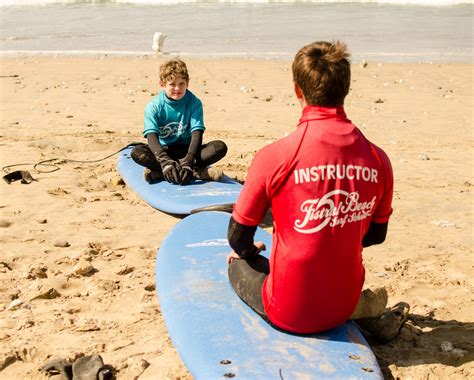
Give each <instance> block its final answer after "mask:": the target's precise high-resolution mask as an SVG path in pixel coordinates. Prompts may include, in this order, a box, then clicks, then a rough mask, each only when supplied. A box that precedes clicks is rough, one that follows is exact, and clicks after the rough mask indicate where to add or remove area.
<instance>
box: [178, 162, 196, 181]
mask: <svg viewBox="0 0 474 380" xmlns="http://www.w3.org/2000/svg"><path fill="white" fill-rule="evenodd" d="M178 162H179V165H180V166H181V170H180V171H179V177H180V179H181V185H184V184H186V183H188V182H190V181H191V180H192V179H193V166H194V157H192V156H190V155H186V157H184V158H181V159H179V160H178Z"/></svg>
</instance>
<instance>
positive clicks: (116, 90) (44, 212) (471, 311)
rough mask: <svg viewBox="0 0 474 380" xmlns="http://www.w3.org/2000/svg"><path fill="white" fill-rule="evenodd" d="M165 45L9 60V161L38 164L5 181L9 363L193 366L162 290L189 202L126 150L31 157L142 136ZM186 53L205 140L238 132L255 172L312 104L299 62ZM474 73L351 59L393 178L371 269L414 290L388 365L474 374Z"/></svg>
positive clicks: (29, 372) (5, 91) (0, 335)
mask: <svg viewBox="0 0 474 380" xmlns="http://www.w3.org/2000/svg"><path fill="white" fill-rule="evenodd" d="M162 60H163V59H162V58H155V57H137V58H117V57H89V58H86V57H82V58H78V57H45V56H34V57H31V56H30V57H15V58H2V59H1V60H0V75H1V78H0V81H1V82H0V83H1V160H0V161H1V162H0V164H1V165H2V166H5V165H12V164H18V163H27V164H28V165H25V166H21V167H14V168H11V169H10V170H15V169H26V170H29V171H30V172H31V174H32V175H33V177H34V178H35V179H36V180H37V181H35V182H33V183H31V184H29V185H25V184H21V183H19V182H14V183H12V184H10V185H8V184H7V183H5V182H4V181H2V182H1V184H0V188H1V201H0V209H1V218H0V231H1V243H2V247H1V252H2V253H1V257H0V378H2V379H21V378H28V379H30V378H42V376H43V375H41V373H40V372H39V371H38V369H39V368H40V367H41V366H42V365H43V364H44V363H45V362H46V361H47V360H48V358H50V357H64V358H73V357H74V356H75V355H80V354H86V355H89V354H93V353H98V354H100V355H101V356H102V357H103V359H104V361H105V362H106V363H108V364H110V365H112V366H114V367H115V368H116V369H117V370H118V377H119V378H123V379H131V378H140V379H190V378H191V375H190V374H189V373H188V372H187V370H186V368H185V366H184V365H183V364H182V362H181V360H180V358H179V356H178V354H177V353H176V351H175V349H174V348H173V346H172V344H171V341H170V339H169V337H168V335H167V331H166V328H165V325H164V323H163V319H162V317H161V314H160V307H159V303H158V300H157V297H156V294H155V289H154V282H155V278H154V263H155V253H156V249H157V248H158V247H159V246H160V244H161V242H162V240H163V238H164V237H165V236H166V234H167V233H168V231H169V230H170V229H171V228H172V227H173V226H174V225H175V224H176V223H177V222H178V221H179V219H177V218H176V217H173V216H170V215H167V214H164V213H161V212H159V211H157V210H154V209H152V208H151V207H149V206H148V205H146V204H145V203H144V202H143V201H141V200H140V199H139V198H138V197H137V195H136V194H134V193H133V192H131V191H130V190H129V189H128V188H127V187H126V186H124V185H123V184H121V183H120V181H119V178H118V175H117V171H116V162H117V156H116V155H115V156H112V157H111V158H108V159H106V160H103V161H100V162H97V163H91V164H83V163H80V162H64V161H61V162H60V163H59V164H58V166H57V168H58V169H59V170H56V171H52V172H49V173H47V172H46V171H50V170H52V169H54V168H53V167H51V166H39V167H37V170H34V169H33V164H34V163H37V162H39V161H42V160H47V159H52V158H57V159H60V160H62V159H69V160H78V161H81V160H99V159H101V158H103V157H106V156H108V155H111V154H113V153H114V152H116V151H118V150H119V149H120V148H121V147H123V146H125V145H126V144H128V143H130V142H133V141H143V138H142V135H141V132H142V125H143V109H144V106H145V104H146V103H147V101H148V100H149V99H150V98H151V96H153V95H154V94H155V93H156V92H157V91H158V87H157V73H158V67H159V64H160V63H161V62H162ZM187 62H188V66H189V69H190V73H191V83H190V88H191V90H192V91H193V92H194V93H195V94H196V95H198V96H199V97H200V98H201V99H202V101H203V104H204V112H205V121H206V125H207V131H206V133H205V140H206V141H209V140H210V139H215V138H219V139H223V140H225V141H226V142H227V144H228V146H229V147H230V149H229V152H228V155H227V157H225V158H224V159H223V160H222V161H221V162H220V167H221V168H222V169H224V170H225V172H226V173H227V174H228V175H230V176H233V177H236V178H240V179H244V178H245V173H246V169H247V168H248V165H249V163H250V162H251V159H252V157H253V155H254V153H255V151H257V150H258V149H260V148H261V147H263V146H264V145H266V144H268V143H270V142H272V141H275V140H276V139H278V138H280V137H282V136H283V135H285V134H286V133H288V132H291V131H292V130H294V128H295V125H296V123H297V120H298V119H299V116H300V113H301V109H300V106H299V104H298V102H297V100H296V98H295V97H294V95H293V93H292V83H291V74H290V62H278V61H256V60H212V59H210V60H189V59H188V60H187ZM472 75H473V66H472V65H454V64H453V65H450V64H429V63H424V64H377V63H376V62H369V63H368V66H367V67H365V68H364V67H361V66H359V65H354V67H353V83H352V89H351V92H350V95H349V97H348V98H347V101H346V111H347V113H348V115H349V117H350V118H351V119H352V120H353V122H354V123H355V124H357V125H358V126H359V127H360V128H361V130H362V131H363V132H364V133H365V134H366V136H367V137H368V138H369V139H370V140H372V141H373V142H375V143H376V144H377V145H379V146H381V147H382V148H383V149H385V151H386V152H387V153H388V154H389V156H390V157H391V160H392V164H393V167H394V172H395V181H396V185H395V198H394V214H393V216H392V219H391V221H390V225H389V234H388V239H387V240H386V242H385V243H384V244H383V245H381V246H375V247H371V248H369V249H366V250H365V251H364V258H365V265H366V268H367V281H366V284H367V285H368V286H380V285H386V286H387V289H388V291H389V296H390V300H389V302H390V303H391V304H393V303H396V302H398V301H402V300H403V301H407V302H409V303H410V304H411V305H412V310H411V315H410V321H409V323H408V324H407V326H406V327H405V328H404V329H403V330H402V334H401V336H400V338H398V339H397V340H395V341H393V342H392V343H390V344H387V345H378V346H377V345H374V346H373V349H374V351H375V353H376V355H377V357H378V359H379V361H380V364H381V366H382V368H383V370H384V373H385V375H386V378H387V379H389V378H392V376H393V377H394V378H401V379H438V378H439V379H444V378H453V379H454V378H469V377H470V378H472V377H473V376H474V365H473V359H474V330H473V327H474V323H473V316H474V307H473V290H474V282H473V258H472V254H473V244H472V238H473V224H472V222H473V219H472V218H473V216H472V211H473V197H472V194H473V184H474V180H473V166H472V165H473V153H472V152H473V150H472V148H473V124H472V123H473V122H472V121H473V113H472V112H473V82H472V79H473V78H472ZM66 242H67V244H65V243H66ZM57 245H62V246H57ZM65 245H67V246H65ZM88 266H92V267H93V268H94V271H92V272H90V273H88V275H81V273H84V272H87V271H88V269H90V268H88ZM51 288H53V289H55V291H56V292H54V291H53V292H49V293H48V291H49V290H50V289H51ZM38 296H40V298H36V297H38ZM41 296H42V297H43V298H41ZM48 297H49V298H51V297H53V298H52V299H44V298H48ZM54 297H55V298H54ZM15 300H21V301H22V302H23V303H22V304H20V305H19V303H20V301H15ZM12 301H15V302H13V304H12ZM443 342H449V343H443Z"/></svg>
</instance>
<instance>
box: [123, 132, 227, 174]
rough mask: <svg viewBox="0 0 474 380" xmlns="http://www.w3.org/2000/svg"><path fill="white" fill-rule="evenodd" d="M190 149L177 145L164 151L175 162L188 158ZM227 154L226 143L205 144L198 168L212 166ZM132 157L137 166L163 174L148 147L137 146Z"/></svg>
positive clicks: (211, 142) (199, 154)
mask: <svg viewBox="0 0 474 380" xmlns="http://www.w3.org/2000/svg"><path fill="white" fill-rule="evenodd" d="M188 148H189V146H188V145H185V144H176V145H170V146H164V147H163V150H164V151H165V152H166V153H167V154H168V156H170V158H172V159H173V160H179V159H180V158H183V157H185V156H186V154H187V153H188ZM226 154H227V145H226V144H225V143H224V142H222V141H219V140H216V141H210V142H208V143H207V144H203V145H202V147H201V149H200V150H199V151H198V154H197V155H196V166H197V167H199V168H202V167H206V166H209V165H212V164H214V163H216V162H217V161H219V160H220V159H222V158H223V157H224V156H225V155H226ZM131 157H132V159H133V161H135V162H136V163H137V164H139V165H141V166H144V167H146V168H148V169H151V170H155V171H160V172H161V166H160V164H159V163H158V161H157V160H156V157H155V155H154V154H153V152H152V151H151V149H150V148H149V147H148V145H146V144H143V145H137V146H135V147H134V148H133V149H132V153H131Z"/></svg>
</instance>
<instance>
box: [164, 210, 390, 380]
mask: <svg viewBox="0 0 474 380" xmlns="http://www.w3.org/2000/svg"><path fill="white" fill-rule="evenodd" d="M229 218H230V215H229V214H227V213H223V212H216V211H213V212H212V211H211V212H201V213H197V214H193V215H190V216H188V217H186V218H184V219H183V220H181V221H180V222H179V223H178V224H177V225H176V226H175V227H174V228H173V229H172V230H171V232H170V233H169V234H168V235H167V237H166V238H165V240H164V241H163V243H162V245H161V247H160V249H159V250H158V253H157V260H156V285H157V286H156V288H157V293H158V298H159V301H160V307H161V312H162V315H163V317H164V320H165V323H166V326H167V328H168V332H169V335H170V337H171V339H172V342H173V344H174V346H175V347H176V349H177V351H178V353H179V354H180V356H181V358H182V360H183V362H184V364H185V365H186V366H187V368H188V369H189V371H190V372H191V374H192V375H193V376H194V377H195V378H196V379H198V380H200V379H203V380H211V379H226V378H233V377H235V378H236V379H265V380H266V379H382V373H381V370H380V368H379V366H378V364H377V361H376V359H375V356H374V354H373V352H372V351H371V349H370V347H369V345H368V343H367V342H366V340H365V339H364V337H363V336H362V334H361V333H360V332H359V330H358V329H357V327H356V326H355V325H354V324H353V323H352V322H348V323H346V324H344V325H343V326H340V327H338V328H336V329H333V330H331V331H328V332H325V333H323V334H317V335H310V336H308V335H307V336H298V335H292V334H287V333H284V332H281V331H278V330H276V329H274V328H273V327H271V326H270V325H269V324H268V323H266V322H265V321H264V320H263V319H262V318H260V317H259V316H258V315H257V314H256V313H255V312H254V311H253V310H252V309H250V308H249V307H248V306H247V305H246V304H245V303H244V302H243V301H241V300H240V298H239V297H238V296H237V295H236V294H235V293H234V291H233V289H232V287H231V285H230V284H229V282H228V277H227V262H226V258H227V255H228V254H229V252H230V250H231V249H230V247H229V245H228V242H227V238H226V236H227V226H228V223H229ZM255 239H256V241H258V240H260V241H263V242H264V243H265V244H266V246H267V250H268V251H269V250H270V246H271V235H270V234H269V233H267V232H266V231H264V230H262V229H260V228H258V229H257V233H256V238H255Z"/></svg>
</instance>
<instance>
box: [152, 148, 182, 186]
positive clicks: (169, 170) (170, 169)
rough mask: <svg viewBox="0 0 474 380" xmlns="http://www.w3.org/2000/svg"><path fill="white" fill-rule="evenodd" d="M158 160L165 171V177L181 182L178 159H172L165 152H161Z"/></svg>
mask: <svg viewBox="0 0 474 380" xmlns="http://www.w3.org/2000/svg"><path fill="white" fill-rule="evenodd" d="M157 160H158V162H159V163H160V166H161V171H162V172H163V177H164V178H165V179H166V180H167V181H168V182H171V183H176V184H180V183H181V179H180V176H179V172H180V169H181V167H180V165H179V164H178V163H177V162H176V161H174V160H172V159H171V158H170V157H169V156H168V155H167V154H166V153H165V152H163V153H161V154H160V155H159V156H158V157H157Z"/></svg>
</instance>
